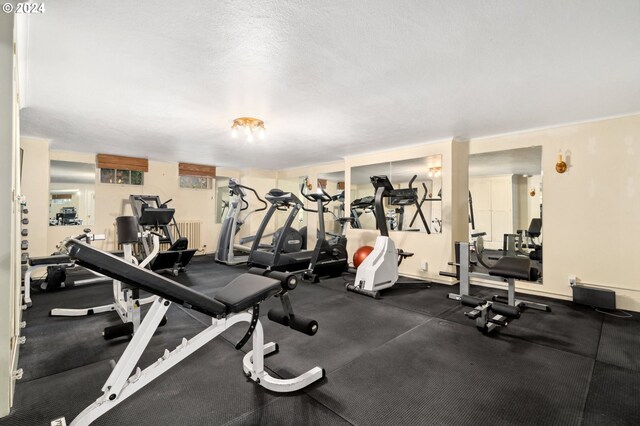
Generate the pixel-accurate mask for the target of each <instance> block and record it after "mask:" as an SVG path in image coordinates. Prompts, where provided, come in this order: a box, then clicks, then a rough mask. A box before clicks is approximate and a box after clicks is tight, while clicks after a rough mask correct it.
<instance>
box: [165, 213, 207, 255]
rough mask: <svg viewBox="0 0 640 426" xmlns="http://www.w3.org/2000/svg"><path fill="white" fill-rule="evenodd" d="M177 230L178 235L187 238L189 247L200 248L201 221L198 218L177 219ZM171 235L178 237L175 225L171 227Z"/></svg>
mask: <svg viewBox="0 0 640 426" xmlns="http://www.w3.org/2000/svg"><path fill="white" fill-rule="evenodd" d="M177 223H178V230H179V231H180V235H182V236H183V237H186V238H187V239H188V240H189V248H190V249H197V250H200V249H202V222H200V221H199V220H188V221H178V222H177ZM171 232H173V237H174V238H178V234H177V233H176V231H175V227H172V228H171Z"/></svg>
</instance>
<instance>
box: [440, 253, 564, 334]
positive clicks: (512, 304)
mask: <svg viewBox="0 0 640 426" xmlns="http://www.w3.org/2000/svg"><path fill="white" fill-rule="evenodd" d="M456 244H457V246H458V247H456V251H457V253H456V254H457V255H458V256H457V257H458V258H459V263H457V264H456V270H457V271H458V272H457V277H458V279H459V280H460V294H454V293H450V294H449V295H448V296H447V297H448V298H449V299H453V300H458V301H460V303H461V304H462V305H464V306H468V307H472V308H474V309H473V310H471V311H469V312H465V313H464V314H465V316H467V317H468V318H471V319H474V320H475V321H476V327H477V328H478V329H479V330H480V331H482V332H483V333H485V334H486V333H489V332H491V331H492V330H494V329H495V328H496V327H497V326H506V325H508V323H509V321H510V320H512V319H517V318H520V313H521V309H524V308H531V309H538V310H541V311H546V312H549V311H551V309H550V308H549V306H548V305H545V304H542V303H537V302H530V301H527V300H521V299H517V298H516V280H524V281H531V279H532V276H533V275H535V276H537V274H535V273H534V272H533V271H532V269H533V268H531V260H530V259H528V258H526V257H506V256H505V257H501V258H500V259H499V260H498V261H497V262H496V263H495V264H494V265H493V266H492V267H490V268H489V269H488V272H489V275H486V274H481V273H475V272H471V271H470V270H469V266H470V263H469V243H456ZM471 277H477V278H483V279H492V280H495V281H502V282H506V283H507V297H506V298H505V297H503V296H497V295H495V296H493V297H492V300H491V301H488V300H485V299H483V298H480V297H474V296H470V295H469V280H470V278H471Z"/></svg>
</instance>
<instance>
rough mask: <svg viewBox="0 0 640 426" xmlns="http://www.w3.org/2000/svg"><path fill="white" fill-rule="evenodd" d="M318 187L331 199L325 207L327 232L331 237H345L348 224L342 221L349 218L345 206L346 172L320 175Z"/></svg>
mask: <svg viewBox="0 0 640 426" xmlns="http://www.w3.org/2000/svg"><path fill="white" fill-rule="evenodd" d="M317 185H318V188H322V189H323V190H324V191H325V192H326V193H327V194H328V195H329V196H330V197H331V202H329V203H328V204H326V206H325V207H326V209H327V211H326V212H325V213H324V222H325V232H327V233H328V234H330V235H329V237H335V236H338V235H344V233H345V231H346V226H347V224H348V222H347V221H342V220H341V219H342V218H346V217H349V209H346V208H345V205H344V171H339V172H330V173H318V184H317Z"/></svg>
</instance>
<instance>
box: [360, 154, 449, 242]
mask: <svg viewBox="0 0 640 426" xmlns="http://www.w3.org/2000/svg"><path fill="white" fill-rule="evenodd" d="M379 175H384V176H387V177H388V178H389V180H390V182H391V185H393V188H394V189H405V190H408V191H404V192H403V196H398V197H388V198H385V200H384V201H385V202H384V211H383V214H384V216H385V221H386V224H387V227H388V229H389V230H390V231H407V232H425V233H430V234H431V233H440V232H442V202H441V201H442V195H441V194H442V156H440V155H434V156H429V157H422V158H416V159H409V160H402V161H394V162H391V163H380V164H371V165H366V166H358V167H353V168H352V169H351V186H350V188H349V189H350V191H351V205H350V214H351V216H352V217H353V218H354V219H353V223H352V227H353V228H360V229H376V215H377V214H379V213H378V212H376V209H375V205H374V201H375V200H374V196H375V188H374V187H373V185H372V183H371V179H370V178H371V176H379Z"/></svg>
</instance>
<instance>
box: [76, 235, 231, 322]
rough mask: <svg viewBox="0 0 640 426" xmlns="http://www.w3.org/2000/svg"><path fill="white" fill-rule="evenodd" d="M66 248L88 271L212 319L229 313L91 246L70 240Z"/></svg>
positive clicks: (212, 301) (206, 298)
mask: <svg viewBox="0 0 640 426" xmlns="http://www.w3.org/2000/svg"><path fill="white" fill-rule="evenodd" d="M66 246H67V248H68V249H69V254H70V256H71V257H72V258H75V259H76V263H77V264H79V265H80V266H83V267H85V268H87V269H91V270H93V271H96V272H98V273H100V274H103V275H107V276H109V277H111V278H113V279H115V280H119V281H122V282H124V283H127V284H129V285H130V286H132V287H137V288H140V289H142V290H145V291H148V292H149V293H152V294H155V295H158V296H160V297H162V298H164V299H167V300H170V301H172V302H175V303H178V304H180V305H183V306H185V307H187V308H191V309H193V310H196V311H198V312H202V313H203V314H206V315H209V316H212V317H218V316H223V315H225V314H226V313H227V307H226V306H225V305H224V304H223V303H221V302H219V301H217V300H215V299H213V298H211V297H209V296H207V295H205V294H202V293H200V292H198V291H195V290H193V289H191V288H189V287H186V286H184V285H182V284H179V283H177V282H175V281H171V280H170V279H168V278H165V277H163V276H161V275H158V274H156V273H154V272H151V271H149V270H147V269H144V268H140V267H138V266H135V265H132V264H130V263H127V262H125V261H124V260H123V259H120V258H118V257H116V256H113V255H112V254H109V253H107V252H104V251H102V250H99V249H97V248H95V247H92V246H90V245H88V244H85V243H83V242H80V241H78V240H74V239H71V240H69V241H67V243H66Z"/></svg>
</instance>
